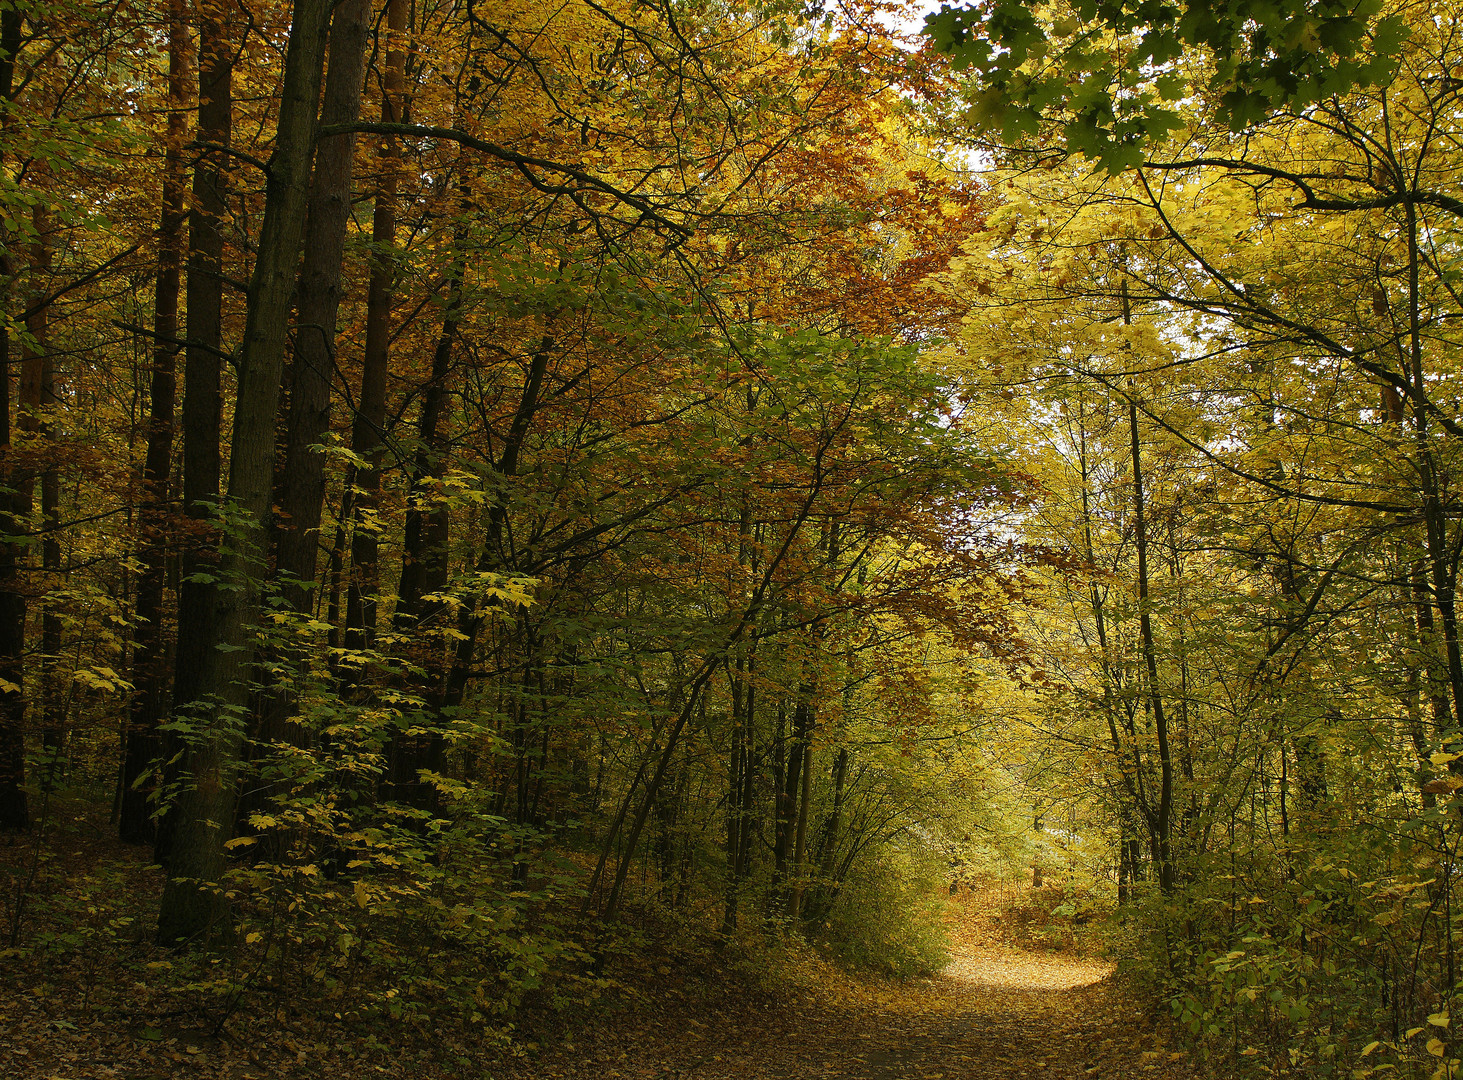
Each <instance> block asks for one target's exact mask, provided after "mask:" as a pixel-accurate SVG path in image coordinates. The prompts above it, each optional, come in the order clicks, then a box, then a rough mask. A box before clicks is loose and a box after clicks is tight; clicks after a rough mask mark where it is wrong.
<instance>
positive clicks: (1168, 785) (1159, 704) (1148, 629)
mask: <svg viewBox="0 0 1463 1080" xmlns="http://www.w3.org/2000/svg"><path fill="white" fill-rule="evenodd" d="M1124 300H1125V304H1124V306H1125V307H1126V293H1125V294H1124ZM1125 314H1126V313H1125ZM1128 434H1129V438H1130V444H1131V448H1132V459H1133V514H1134V532H1135V537H1134V543H1135V546H1136V548H1137V551H1138V632H1139V635H1140V636H1141V638H1142V647H1143V662H1144V666H1145V667H1146V669H1147V674H1148V701H1149V705H1150V707H1151V708H1152V710H1153V728H1154V732H1155V734H1156V735H1157V738H1158V770H1159V773H1158V776H1159V780H1158V784H1159V787H1158V809H1157V812H1156V813H1155V815H1154V820H1153V862H1154V865H1156V866H1157V867H1158V884H1159V887H1160V888H1161V889H1163V891H1164V892H1165V893H1169V892H1172V891H1173V884H1174V876H1173V853H1172V851H1171V850H1170V838H1169V833H1170V831H1171V819H1172V816H1173V759H1172V757H1171V755H1170V752H1169V739H1168V718H1167V716H1166V715H1165V714H1164V711H1163V694H1162V693H1161V692H1160V690H1159V686H1158V655H1157V650H1156V649H1155V648H1154V645H1153V621H1152V618H1151V617H1150V615H1149V606H1150V605H1149V600H1148V528H1147V520H1146V516H1145V507H1144V503H1143V465H1142V459H1141V457H1140V454H1139V442H1138V406H1137V404H1136V403H1135V402H1133V401H1131V400H1130V401H1129V402H1128Z"/></svg>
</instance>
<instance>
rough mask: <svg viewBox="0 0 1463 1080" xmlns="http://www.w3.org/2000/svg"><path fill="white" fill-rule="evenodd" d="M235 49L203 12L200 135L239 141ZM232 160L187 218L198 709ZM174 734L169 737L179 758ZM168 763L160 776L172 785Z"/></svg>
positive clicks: (190, 670)
mask: <svg viewBox="0 0 1463 1080" xmlns="http://www.w3.org/2000/svg"><path fill="white" fill-rule="evenodd" d="M235 53H236V46H235V43H234V42H233V41H231V40H230V39H229V37H228V34H227V32H226V28H225V26H224V24H223V22H222V21H220V20H219V19H218V18H205V19H204V20H203V22H202V25H201V26H200V28H199V35H198V130H197V133H196V141H197V142H199V143H201V144H206V145H209V146H214V147H227V146H228V145H229V144H230V142H231V141H232V138H233V78H234V70H233V64H234V56H235ZM228 162H229V159H228V156H227V154H226V153H224V152H223V151H222V150H208V151H203V152H200V155H199V158H198V163H197V164H196V165H195V166H194V169H193V208H192V211H191V212H190V213H189V215H188V284H187V290H186V292H187V296H186V299H187V312H188V313H187V319H186V326H185V330H184V337H185V339H186V345H185V347H184V352H183V382H184V390H183V416H182V427H183V512H184V514H186V515H187V520H188V524H189V528H188V535H187V539H186V541H185V542H184V545H183V551H182V557H181V564H182V565H181V570H182V575H181V581H180V583H179V586H178V645H177V650H176V659H175V662H174V676H173V712H174V713H175V714H176V715H177V716H178V717H180V718H184V717H186V716H187V715H188V714H190V713H191V712H193V711H194V708H195V705H194V703H195V702H197V701H198V700H199V699H200V698H201V697H202V696H203V695H204V694H205V693H206V692H207V689H208V688H207V687H206V686H205V683H204V681H203V672H204V667H205V665H206V663H207V662H208V660H209V656H208V653H209V652H210V651H211V650H212V647H213V645H212V643H213V642H214V641H215V640H216V638H215V636H214V620H215V612H214V607H215V603H216V601H217V597H218V586H217V577H218V570H219V566H218V548H217V534H216V529H215V516H216V514H217V508H218V502H219V469H220V462H221V455H220V451H219V429H220V427H221V426H222V424H223V399H222V396H221V395H222V383H221V370H220V358H221V357H222V355H223V253H224V230H223V225H224V218H225V216H226V215H227V213H228V183H229V176H228V168H227V166H228ZM177 742H178V739H177V737H176V736H169V737H168V738H167V739H165V740H164V743H165V746H164V751H163V756H164V757H165V758H167V759H168V760H170V761H171V760H173V759H174V758H175V756H176V753H177V751H178V750H179V749H180V747H179V746H177V745H176V744H177ZM177 779H178V777H177V770H176V768H175V767H171V766H170V767H169V768H168V770H167V775H165V777H164V782H165V783H166V784H167V786H168V787H169V788H172V787H174V786H175V785H176V782H177ZM174 825H175V818H174V816H173V811H172V808H171V807H169V808H168V809H167V810H166V811H165V813H164V815H163V817H162V819H161V821H160V822H159V826H158V830H157V837H156V841H155V847H154V854H155V857H156V858H157V861H158V862H160V863H162V864H163V865H164V866H167V865H169V863H170V861H171V859H172V850H173V836H174Z"/></svg>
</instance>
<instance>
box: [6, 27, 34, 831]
mask: <svg viewBox="0 0 1463 1080" xmlns="http://www.w3.org/2000/svg"><path fill="white" fill-rule="evenodd" d="M20 33H21V13H20V9H19V8H17V7H14V6H11V7H7V8H5V9H4V10H3V11H0V102H4V103H6V105H7V106H8V104H9V103H10V102H11V101H12V100H14V97H15V58H16V54H17V53H19V51H20V41H21V37H20ZM9 117H10V110H9V108H8V107H7V108H6V109H5V110H4V111H3V112H0V134H3V132H4V130H5V128H6V127H8V126H9V124H10V119H9ZM0 146H3V143H0ZM9 240H10V238H9V237H8V236H0V252H4V245H5V244H8V242H9ZM14 273H15V268H14V266H13V265H12V263H11V259H10V256H9V254H8V253H0V282H4V283H5V288H4V291H3V292H0V299H3V300H4V301H5V302H6V303H7V304H8V302H9V301H10V300H11V296H10V292H9V287H8V285H9V282H10V281H11V280H13V278H14ZM9 326H10V324H9V322H8V321H7V320H5V319H0V530H3V531H4V532H5V533H9V534H10V535H11V536H16V535H17V534H19V533H21V532H22V531H24V530H25V528H26V523H25V521H24V519H23V517H21V516H20V515H19V513H18V510H19V507H18V506H17V505H16V499H15V496H14V494H13V490H14V486H15V471H16V467H15V448H14V444H13V442H12V437H11V430H12V429H11V401H10V398H11V394H10V330H9ZM24 552H25V549H24V547H23V546H22V545H21V544H19V543H16V542H14V541H11V540H6V541H5V542H3V543H0V829H4V830H20V829H25V828H28V827H29V825H30V811H29V807H28V803H27V800H26V793H25V691H24V689H23V686H24V682H25V679H24V676H25V668H24V662H25V661H24V657H25V609H26V602H25V593H24V591H22V586H21V582H20V562H21V560H22V559H23V558H24Z"/></svg>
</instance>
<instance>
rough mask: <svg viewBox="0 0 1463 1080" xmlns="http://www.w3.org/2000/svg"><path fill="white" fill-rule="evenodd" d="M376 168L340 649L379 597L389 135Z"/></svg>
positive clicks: (391, 230) (392, 65) (364, 641)
mask: <svg viewBox="0 0 1463 1080" xmlns="http://www.w3.org/2000/svg"><path fill="white" fill-rule="evenodd" d="M410 10H411V8H410V3H409V0H390V2H389V3H388V5H387V8H386V30H387V42H386V70H385V71H384V72H383V75H382V94H381V121H382V123H387V124H398V123H401V122H402V117H403V114H404V106H405V100H404V99H405V89H406V33H407V19H408V16H409V14H410ZM377 167H378V169H379V170H380V173H379V177H378V179H377V182H376V198H375V208H374V211H373V213H372V217H371V246H372V251H373V254H372V256H371V280H370V285H369V286H368V289H367V293H366V345H365V351H364V354H363V356H362V360H361V392H360V396H359V397H358V399H357V402H356V413H355V417H354V419H353V421H352V423H351V449H352V450H353V451H354V452H355V455H356V459H357V461H358V463H359V464H358V466H357V469H356V475H355V487H356V495H355V507H354V517H353V519H352V530H351V574H350V580H349V582H348V584H347V587H346V617H345V623H346V634H345V645H346V648H347V649H351V650H361V649H369V648H371V646H372V644H373V642H374V640H375V636H376V601H377V594H378V593H379V592H380V543H379V542H378V540H377V525H376V511H377V509H378V507H379V506H380V502H381V466H382V451H383V449H384V439H383V436H384V434H385V428H386V375H387V372H388V370H389V367H390V359H391V358H390V343H391V301H392V297H393V296H394V294H395V285H396V263H395V259H394V258H393V249H394V248H395V246H396V197H397V190H398V188H399V186H400V182H401V173H400V170H401V149H400V146H399V145H398V143H397V140H396V136H394V135H385V136H383V137H382V140H381V146H380V150H379V151H378V153H377Z"/></svg>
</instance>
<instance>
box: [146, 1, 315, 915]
mask: <svg viewBox="0 0 1463 1080" xmlns="http://www.w3.org/2000/svg"><path fill="white" fill-rule="evenodd" d="M330 8H331V4H330V0H296V3H295V4H294V9H293V13H292V14H293V17H292V19H291V21H290V35H289V45H288V48H287V51H286V54H285V72H284V82H283V87H282V90H281V100H280V109H279V125H278V131H277V134H276V137H275V146H274V153H273V155H272V157H271V161H270V175H269V180H268V185H267V187H266V192H265V208H264V223H263V227H262V229H261V231H260V237H259V251H258V256H257V258H256V259H255V263H254V271H253V274H252V275H251V276H250V279H249V308H248V314H247V319H246V322H245V326H244V345H243V352H242V355H241V357H240V362H239V388H238V396H237V399H236V402H235V407H234V426H233V445H232V452H231V454H230V459H229V501H230V516H231V517H233V518H235V519H236V522H235V523H234V524H233V526H232V528H233V531H234V532H235V534H236V535H235V536H234V537H233V538H232V539H231V542H230V544H229V546H227V547H225V548H224V554H223V558H222V559H221V561H220V570H221V573H220V576H221V577H222V578H223V579H224V580H225V581H227V583H228V585H229V586H230V588H229V589H228V590H227V591H221V593H220V602H219V605H218V620H217V623H216V630H215V634H216V636H215V637H214V638H213V639H212V640H211V641H210V644H211V645H212V648H210V649H209V654H210V655H209V657H208V660H207V663H206V668H205V670H204V672H203V680H202V681H203V686H202V689H203V690H204V691H205V692H206V693H207V694H208V695H209V696H210V698H211V699H212V700H213V701H215V702H216V703H217V704H215V705H214V706H213V707H211V708H210V709H209V710H208V713H207V715H206V716H205V717H204V718H203V721H204V722H203V724H202V725H201V727H200V730H199V731H198V732H197V733H196V735H195V737H194V738H193V740H192V741H191V743H190V745H189V746H188V748H187V750H186V753H185V756H184V768H185V772H186V774H187V775H188V777H189V778H190V781H189V785H188V786H187V787H186V788H185V789H184V791H183V793H182V795H181V797H180V799H179V805H178V825H177V840H176V842H175V847H174V851H173V860H172V866H171V867H170V869H171V871H172V872H171V873H170V875H169V878H168V882H167V885H166V886H165V887H164V890H163V899H162V906H161V910H160V912H159V916H158V938H159V940H160V941H176V940H179V939H187V940H192V939H195V938H197V937H199V936H200V935H202V934H204V933H206V932H207V931H208V930H209V929H210V928H211V927H213V926H215V925H216V924H218V923H219V922H220V921H221V920H222V919H223V917H224V916H225V915H226V913H227V901H226V899H225V895H224V890H223V885H222V877H223V869H224V858H225V848H224V844H225V842H226V840H227V839H228V837H227V834H226V830H227V829H228V827H229V823H230V822H232V820H233V803H234V787H235V785H234V771H235V766H236V764H237V762H238V756H239V744H240V741H241V738H242V724H241V718H242V714H243V712H244V710H245V707H246V705H247V702H248V685H247V680H246V676H247V673H248V670H249V666H250V663H251V660H252V657H253V653H254V639H253V631H254V627H255V625H256V623H257V620H258V616H259V602H260V581H261V578H262V577H263V569H264V564H265V562H266V556H267V553H268V544H269V511H270V500H271V495H272V493H273V484H274V458H275V451H276V440H275V431H276V424H275V418H276V414H277V413H278V410H279V397H280V380H281V376H282V374H283V370H284V353H285V345H286V338H287V334H288V328H289V316H290V306H291V296H292V293H293V291H294V284H295V277H296V270H297V268H298V266H299V258H300V242H301V239H302V236H303V233H304V225H305V212H306V206H307V204H308V200H309V185H310V161H311V157H312V152H313V149H314V138H315V130H316V127H317V120H318V117H317V108H318V104H319V100H320V83H321V80H322V78H323V73H324V65H325V41H326V29H327V24H328V20H329V16H330Z"/></svg>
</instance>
